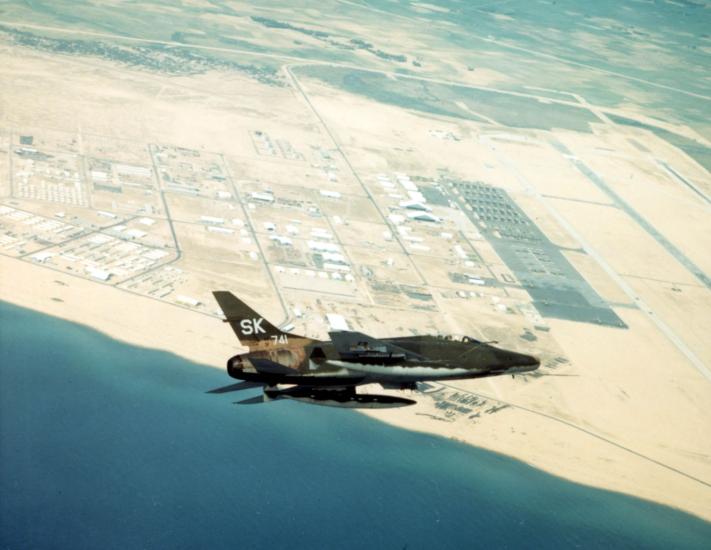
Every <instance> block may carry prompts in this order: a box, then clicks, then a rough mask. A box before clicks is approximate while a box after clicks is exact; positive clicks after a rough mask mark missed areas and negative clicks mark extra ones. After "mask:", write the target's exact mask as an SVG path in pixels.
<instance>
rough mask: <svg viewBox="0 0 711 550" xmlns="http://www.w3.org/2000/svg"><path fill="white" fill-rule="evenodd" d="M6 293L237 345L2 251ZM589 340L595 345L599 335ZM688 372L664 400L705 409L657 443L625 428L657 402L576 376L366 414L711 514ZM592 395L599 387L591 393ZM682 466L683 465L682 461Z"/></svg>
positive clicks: (166, 336)
mask: <svg viewBox="0 0 711 550" xmlns="http://www.w3.org/2000/svg"><path fill="white" fill-rule="evenodd" d="M0 296H2V297H3V299H4V300H5V301H7V302H10V303H13V304H16V305H19V306H22V307H26V308H30V309H33V310H36V311H40V312H43V313H46V314H49V315H54V316H57V317H61V318H63V319H66V320H69V321H73V322H77V323H81V324H84V325H87V326H90V327H92V328H94V329H96V330H99V331H101V332H103V333H105V334H107V335H109V336H111V337H113V338H116V339H119V340H123V341H125V342H128V343H130V344H133V345H137V346H144V347H148V348H156V349H160V350H164V351H168V352H171V353H175V354H177V355H180V356H182V357H185V358H187V359H189V360H191V361H195V362H198V363H201V364H204V365H206V366H210V367H213V368H222V365H223V364H224V361H225V359H226V358H227V357H229V356H230V355H231V354H233V353H234V352H235V351H236V350H237V349H238V345H237V342H236V340H235V339H234V336H233V334H232V332H231V330H230V329H229V327H228V326H227V325H226V324H223V323H220V322H219V320H218V319H216V318H213V317H210V316H206V315H202V314H199V313H195V312H193V311H190V310H188V309H184V308H180V307H176V306H174V305H170V304H166V303H164V302H160V301H156V300H150V299H147V298H145V297H140V296H136V295H132V294H131V293H129V292H125V291H122V290H119V289H117V288H114V287H111V286H108V285H99V284H95V283H92V282H89V281H86V280H84V279H81V278H78V277H72V276H68V275H65V274H62V273H59V272H55V271H52V270H50V269H46V268H43V267H40V266H35V265H32V264H30V263H28V262H24V261H20V260H17V259H11V258H7V257H0ZM562 329H563V327H560V330H561V332H562ZM556 330H558V328H557V329H556ZM573 336H574V335H573ZM590 345H595V343H594V341H593V342H591V343H590ZM571 351H573V350H571ZM586 352H587V350H585V349H580V350H579V352H578V354H577V355H579V356H580V357H581V358H582V357H583V356H584V354H585V353H586ZM688 377H689V378H690V380H687V381H685V383H684V385H683V388H685V389H684V391H679V390H678V389H677V390H675V391H669V392H668V393H667V394H666V396H665V397H664V402H665V405H664V407H665V408H669V409H670V410H671V409H674V408H678V409H680V410H682V411H683V412H684V413H686V411H687V407H689V406H696V407H699V409H698V411H697V412H698V414H699V415H700V417H699V421H698V422H696V423H694V422H686V423H669V422H667V423H666V424H660V425H659V426H658V427H657V429H656V430H655V432H654V437H655V438H656V441H655V442H651V441H645V431H644V430H642V431H641V432H639V433H637V438H633V437H627V438H622V437H620V436H619V435H618V434H619V433H620V431H622V430H624V431H625V433H627V434H630V433H632V434H633V435H634V432H630V430H629V429H628V428H627V426H626V424H627V423H628V422H629V421H630V417H635V416H637V415H644V414H647V413H648V412H649V409H645V407H644V406H639V407H634V406H630V405H625V404H624V403H623V402H619V403H617V404H615V403H614V402H610V403H605V406H604V407H600V406H598V405H599V404H600V403H599V402H597V403H595V402H594V401H593V402H589V401H590V399H593V400H595V399H597V396H595V393H596V392H595V391H593V392H589V391H588V390H587V389H585V388H581V387H580V386H581V384H580V383H577V384H576V386H577V387H578V389H577V390H575V389H574V387H572V388H571V384H568V381H570V380H575V378H569V379H563V378H549V379H548V380H549V381H551V383H548V382H546V384H545V385H542V384H538V385H537V388H536V394H537V397H535V398H532V397H531V396H530V394H526V393H525V392H524V393H521V392H520V390H516V389H515V388H514V386H511V385H510V384H511V383H509V382H508V381H507V380H493V381H485V382H477V383H471V382H469V383H464V382H462V383H452V386H454V387H464V388H465V389H466V390H469V391H472V392H480V394H481V395H482V396H486V397H484V399H485V400H486V401H487V402H488V404H490V405H492V406H502V405H505V404H508V405H509V406H508V407H506V408H505V409H504V410H501V411H500V412H498V413H497V414H495V415H490V416H489V417H488V418H486V419H485V420H484V421H482V422H479V423H477V424H476V425H472V424H466V423H461V422H452V423H448V422H445V421H442V420H441V419H437V417H438V413H439V411H437V409H436V407H435V406H434V403H433V402H432V401H430V400H428V399H424V398H423V399H420V402H419V403H418V404H417V405H416V406H414V407H409V408H405V409H393V410H389V411H378V412H372V413H368V414H370V416H371V417H372V418H374V419H377V420H380V421H383V422H388V423H390V424H393V425H396V426H399V427H402V428H405V429H411V430H418V431H422V432H427V433H433V434H437V435H440V436H443V437H449V438H454V439H457V440H459V441H462V442H465V443H468V444H472V445H476V446H479V447H482V448H486V449H489V450H492V451H496V452H500V453H503V454H506V455H509V456H512V457H514V458H517V459H519V460H522V461H524V462H526V463H528V464H531V465H533V466H535V467H537V468H540V469H542V470H544V471H547V472H550V473H552V474H554V475H557V476H561V477H564V478H566V479H570V480H572V481H576V482H579V483H584V484H588V485H591V486H594V487H600V488H604V489H610V490H614V491H620V492H623V493H627V494H630V495H634V496H638V497H642V498H646V499H650V500H653V501H655V502H660V503H663V504H667V505H670V506H673V507H676V508H679V509H681V510H684V511H686V512H689V513H692V514H695V515H697V516H700V517H702V518H705V519H711V506H710V505H711V487H709V485H708V482H707V481H706V480H708V479H709V477H710V470H711V467H710V465H709V458H708V454H707V455H705V456H703V455H701V456H694V457H689V460H687V461H686V462H684V461H682V460H681V459H680V456H679V454H678V453H676V452H675V450H674V448H673V445H674V443H675V442H676V441H681V440H695V441H696V442H697V443H698V444H699V445H701V446H703V445H706V446H708V438H707V437H706V436H707V434H708V433H709V432H708V430H707V428H709V424H708V411H707V410H706V409H704V408H703V407H702V405H704V403H708V402H709V401H708V399H709V397H711V396H710V395H709V390H708V389H706V385H705V384H702V383H701V380H695V379H694V374H693V372H689V373H688ZM624 378H625V377H624V376H622V375H620V374H619V373H618V375H617V376H616V377H615V378H614V379H611V380H607V381H606V380H604V379H603V380H601V383H602V384H603V385H604V386H609V385H614V384H617V385H619V386H620V387H622V386H623V385H624V384H625V380H624ZM227 381H228V379H227V378H226V382H227ZM562 381H565V382H562ZM507 385H509V387H507ZM565 386H568V387H565ZM634 386H635V384H634V383H629V384H628V385H627V387H628V388H629V387H634ZM511 388H514V389H511ZM206 389H208V388H196V389H195V391H204V390H206ZM517 391H518V392H519V396H518V397H517V395H516V392H517ZM694 392H697V393H696V395H693V393H694ZM586 393H592V396H591V397H589V398H588V399H587V400H586V399H585V398H584V395H585V394H586ZM566 395H567V397H566ZM554 397H555V399H558V398H561V397H562V398H563V399H565V400H566V404H565V405H564V406H562V405H561V404H556V403H552V402H551V403H549V404H548V405H546V402H547V401H549V402H550V401H552V400H553V399H554ZM704 400H705V401H704ZM560 409H567V411H568V414H567V415H562V414H559V410H560ZM598 413H600V414H604V415H605V417H606V419H609V422H610V424H609V429H608V430H606V431H605V432H602V431H601V430H599V429H598V427H597V426H596V425H595V424H596V423H597V422H600V419H596V415H597V414H598ZM430 415H431V416H430ZM615 418H617V419H618V421H617V422H616V421H615ZM638 420H639V419H638ZM642 420H643V419H642ZM640 425H642V424H640ZM647 435H649V434H647ZM665 442H669V443H670V445H669V449H668V454H667V455H664V454H663V453H661V452H660V447H663V446H664V445H665ZM647 449H649V453H648V455H649V456H647V453H646V450H647ZM679 465H682V467H683V468H684V470H685V471H682V470H680V469H678V468H677V466H679ZM693 465H695V467H692V466H693Z"/></svg>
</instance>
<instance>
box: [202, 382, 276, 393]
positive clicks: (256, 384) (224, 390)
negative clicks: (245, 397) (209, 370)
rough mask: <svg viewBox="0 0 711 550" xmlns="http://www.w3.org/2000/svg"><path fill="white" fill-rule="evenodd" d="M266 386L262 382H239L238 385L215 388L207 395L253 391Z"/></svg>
mask: <svg viewBox="0 0 711 550" xmlns="http://www.w3.org/2000/svg"><path fill="white" fill-rule="evenodd" d="M264 386H265V384H263V383H262V382H249V381H245V382H238V383H237V384H230V385H229V386H222V387H221V388H215V389H214V390H210V391H208V392H205V393H229V392H233V391H241V390H251V389H252V388H263V387H264Z"/></svg>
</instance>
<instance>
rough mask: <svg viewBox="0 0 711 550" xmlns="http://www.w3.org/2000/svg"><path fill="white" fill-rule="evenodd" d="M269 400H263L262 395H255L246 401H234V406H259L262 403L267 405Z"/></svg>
mask: <svg viewBox="0 0 711 550" xmlns="http://www.w3.org/2000/svg"><path fill="white" fill-rule="evenodd" d="M268 401H269V399H265V396H264V395H256V396H254V397H250V398H248V399H243V400H242V401H235V403H234V404H235V405H260V404H262V403H267V402H268Z"/></svg>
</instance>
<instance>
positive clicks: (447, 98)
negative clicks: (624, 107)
mask: <svg viewBox="0 0 711 550" xmlns="http://www.w3.org/2000/svg"><path fill="white" fill-rule="evenodd" d="M294 70H296V71H297V72H298V73H299V74H302V75H304V76H308V77H312V78H317V79H319V80H321V81H322V82H326V83H327V84H329V85H331V86H334V87H336V88H339V89H341V90H344V91H347V92H351V93H355V94H358V95H362V96H365V97H368V98H370V99H374V100H375V101H379V102H380V103H387V104H390V105H396V106H398V107H401V108H403V109H412V110H416V111H422V112H425V113H430V114H435V115H444V116H451V117H456V118H462V119H467V120H476V121H481V120H482V118H483V117H488V118H490V119H493V120H494V121H496V122H498V123H500V124H503V125H505V126H509V127H512V128H535V129H539V130H550V129H552V128H565V129H568V130H575V131H579V132H590V126H589V123H590V122H594V121H596V120H597V117H596V116H595V115H594V114H593V113H591V112H590V111H589V110H587V109H585V108H582V107H580V108H579V107H575V106H572V105H565V104H561V103H556V102H555V101H550V102H540V101H537V100H536V99H533V98H528V97H521V96H517V95H512V94H508V93H504V92H495V91H491V90H481V89H477V88H470V87H466V86H457V85H448V84H441V83H436V82H429V81H425V80H418V79H413V78H397V77H395V78H393V77H391V76H388V75H385V74H382V73H378V72H374V71H367V70H352V69H344V68H338V67H332V66H316V65H312V66H308V67H300V68H298V69H294ZM458 103H459V104H461V105H463V106H464V108H462V106H460V105H459V104H458Z"/></svg>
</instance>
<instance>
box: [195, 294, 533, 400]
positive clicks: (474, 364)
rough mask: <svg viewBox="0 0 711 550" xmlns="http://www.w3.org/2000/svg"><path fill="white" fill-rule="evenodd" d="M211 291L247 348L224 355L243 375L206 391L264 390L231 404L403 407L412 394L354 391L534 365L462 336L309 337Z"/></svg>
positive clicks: (484, 374)
mask: <svg viewBox="0 0 711 550" xmlns="http://www.w3.org/2000/svg"><path fill="white" fill-rule="evenodd" d="M213 295H214V296H215V299H216V300H217V303H218V304H219V306H220V308H221V309H222V312H223V313H224V315H225V322H227V323H229V324H230V326H231V327H232V330H233V331H234V333H235V334H236V335H237V338H238V339H239V341H240V344H242V346H246V347H247V348H248V351H246V352H244V353H240V354H237V355H235V356H234V357H231V358H230V359H229V360H228V361H227V374H229V376H231V377H232V378H236V379H238V380H242V382H238V383H237V384H232V385H229V386H224V387H221V388H216V389H214V390H211V391H209V392H208V393H227V392H233V391H239V390H244V389H250V388H262V390H263V393H262V395H259V396H257V397H252V398H249V399H245V400H243V401H238V402H237V403H238V404H254V403H264V402H268V401H272V400H279V399H293V400H295V401H302V402H306V403H312V404H318V405H329V406H334V407H349V408H391V407H404V406H407V405H413V404H414V403H415V401H413V400H412V399H407V398H405V397H400V396H394V395H374V394H363V393H357V392H356V388H357V387H358V386H361V385H365V384H373V383H378V384H380V385H381V386H382V387H383V388H385V389H411V390H416V389H417V384H418V382H426V381H445V380H462V379H469V378H484V377H487V376H500V375H503V374H511V375H513V374H517V373H524V372H529V371H533V370H535V369H537V368H538V366H539V361H538V359H536V358H535V357H532V356H530V355H525V354H523V353H516V352H514V351H507V350H504V349H500V348H497V347H495V346H493V345H492V344H493V343H495V342H480V341H479V340H476V339H475V338H469V337H466V336H465V337H461V338H455V337H451V336H404V337H403V336H401V337H396V338H381V339H377V338H373V337H372V336H368V335H366V334H362V333H360V332H351V331H333V332H329V336H330V340H315V339H312V338H308V337H306V336H299V335H297V334H292V333H289V332H286V331H283V330H280V329H279V328H277V327H275V326H274V325H272V324H271V323H270V322H269V321H267V320H266V319H264V317H262V316H261V315H259V314H258V313H257V312H255V311H254V310H252V309H251V308H250V307H249V306H248V305H247V304H245V303H244V302H243V301H241V300H240V299H238V298H237V297H236V296H234V295H233V294H232V293H230V292H227V291H215V292H213Z"/></svg>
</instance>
